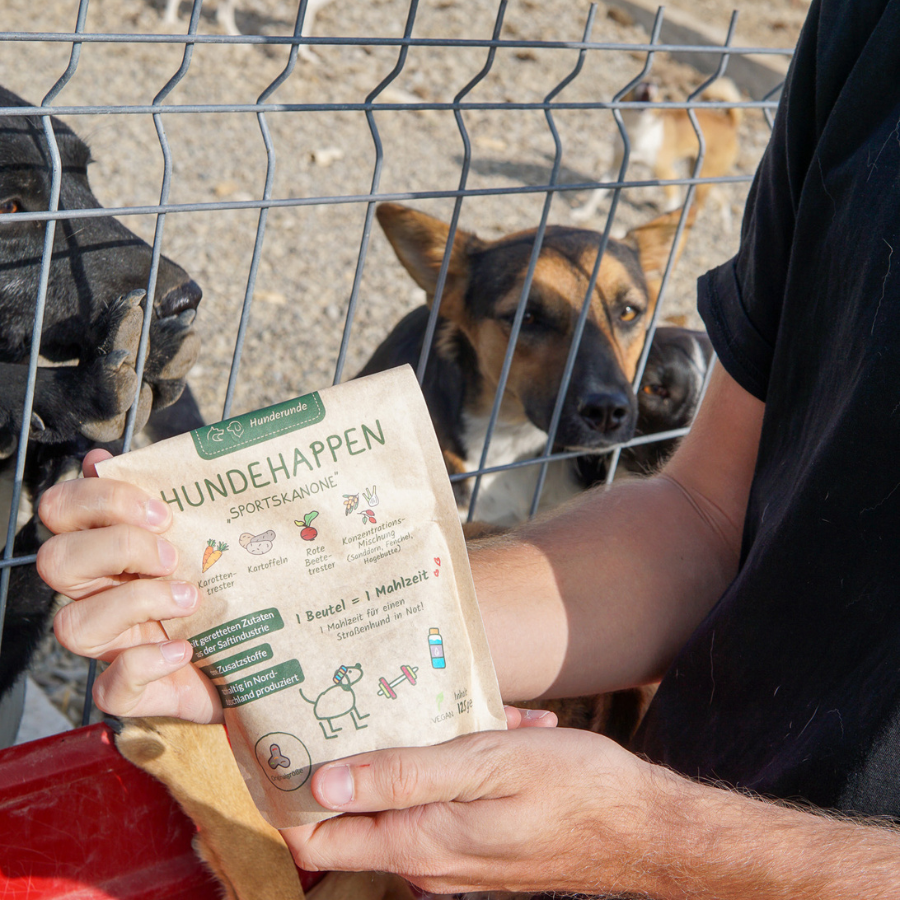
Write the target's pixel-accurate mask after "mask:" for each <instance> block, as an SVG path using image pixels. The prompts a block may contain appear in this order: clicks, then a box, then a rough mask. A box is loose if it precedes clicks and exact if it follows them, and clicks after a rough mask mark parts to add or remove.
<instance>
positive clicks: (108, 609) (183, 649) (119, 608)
mask: <svg viewBox="0 0 900 900" xmlns="http://www.w3.org/2000/svg"><path fill="white" fill-rule="evenodd" d="M110 455H111V454H109V453H107V452H106V451H105V450H92V451H91V452H90V453H88V455H87V456H86V457H85V459H84V464H83V471H84V475H85V478H84V479H78V480H74V481H67V482H64V483H62V484H58V485H54V486H53V487H51V488H49V489H48V490H47V491H46V492H45V493H44V494H43V496H42V498H41V502H40V508H39V514H40V517H41V521H43V523H44V524H45V525H46V526H47V528H49V529H50V531H52V532H54V535H55V536H54V537H52V538H50V540H48V541H47V542H46V543H45V544H44V545H43V546H42V547H41V549H40V551H39V552H38V558H37V570H38V573H39V574H40V576H41V578H43V579H44V581H45V582H47V584H48V585H50V587H52V588H53V590H55V591H57V592H59V593H61V594H63V595H64V596H66V597H70V598H71V599H72V600H73V601H74V602H73V603H69V604H67V605H66V606H64V607H63V608H62V609H61V610H60V611H59V612H58V613H57V614H56V618H55V619H54V622H53V628H54V631H55V632H56V637H57V639H58V640H59V642H60V643H61V644H62V645H63V646H64V647H66V648H68V649H69V650H71V651H72V652H73V653H77V654H79V655H80V656H87V657H90V658H92V659H99V660H103V661H105V662H108V663H109V664H110V665H109V667H108V668H107V669H106V670H105V671H104V672H103V673H101V675H100V676H99V677H98V678H97V680H96V681H95V682H94V691H93V696H94V702H95V703H96V704H97V706H98V707H99V708H100V709H102V710H103V711H104V712H107V713H111V714H113V715H119V716H175V717H177V718H181V719H189V720H191V721H194V722H220V721H221V720H222V706H221V703H220V701H219V698H218V696H217V694H216V691H215V689H214V688H213V686H212V684H211V683H210V682H209V680H208V679H206V678H205V677H204V676H203V675H202V674H201V673H200V672H199V671H198V670H197V669H196V668H195V667H194V666H192V665H190V661H191V653H192V648H191V645H190V644H189V643H188V642H187V641H170V640H169V639H168V636H167V635H166V633H165V630H164V629H163V627H162V625H161V624H160V621H161V620H164V619H174V618H179V617H184V616H189V615H191V614H192V613H193V612H194V611H195V610H196V608H197V604H198V602H199V598H200V595H199V591H198V589H197V587H196V586H195V585H193V584H189V583H187V582H181V581H165V580H162V579H163V578H164V577H165V576H166V575H171V574H172V572H173V571H174V570H175V567H176V564H177V562H178V554H177V551H176V550H175V548H174V547H173V546H172V545H171V544H170V543H169V542H168V541H166V540H165V539H164V538H162V537H159V535H161V534H163V533H164V532H165V531H166V529H167V528H168V527H169V525H171V523H172V514H171V512H170V511H169V508H168V504H167V503H165V502H163V501H161V500H157V499H155V498H153V497H150V496H149V495H148V494H146V493H144V491H142V490H140V489H139V488H137V487H134V486H133V485H130V484H126V483H125V482H121V481H114V480H112V479H107V478H97V477H96V475H97V472H96V469H95V468H94V467H95V465H96V463H98V462H100V461H101V460H103V459H109V457H110Z"/></svg>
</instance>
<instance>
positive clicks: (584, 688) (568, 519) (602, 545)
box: [470, 478, 737, 700]
mask: <svg viewBox="0 0 900 900" xmlns="http://www.w3.org/2000/svg"><path fill="white" fill-rule="evenodd" d="M470 558H471V561H472V570H473V574H474V577H475V585H476V590H477V592H478V597H479V602H480V605H481V610H482V616H483V618H484V621H485V627H486V629H487V633H488V639H489V641H490V644H491V653H492V655H493V658H494V661H495V665H496V668H497V675H498V678H499V679H500V688H501V692H502V694H503V696H504V698H506V699H508V700H512V699H519V700H523V699H532V698H534V697H538V696H557V697H568V696H577V695H579V694H587V693H595V692H601V691H606V690H616V689H619V688H623V687H628V686H632V685H636V684H644V683H647V682H648V681H651V680H653V679H654V678H657V677H659V676H660V675H661V674H662V670H663V669H664V667H665V665H666V664H667V662H668V660H669V659H671V657H672V655H673V654H674V653H675V652H676V651H677V650H678V648H679V647H680V646H681V645H682V644H683V643H684V641H686V640H687V638H688V637H689V636H690V633H691V631H692V630H693V629H694V628H695V627H696V624H697V623H698V622H699V621H700V619H701V618H702V617H703V615H704V614H705V613H706V611H707V610H708V609H709V607H710V606H711V605H712V603H714V602H715V600H716V598H717V597H718V596H719V595H720V594H721V592H722V591H723V590H724V588H725V587H726V586H727V584H728V582H729V580H730V579H731V578H732V577H733V575H734V570H735V568H736V565H737V557H736V553H735V552H734V550H733V548H732V547H730V546H728V545H726V543H725V542H724V541H722V540H719V539H717V538H716V536H715V534H714V533H711V531H710V529H709V527H708V525H706V523H704V522H703V521H698V518H697V515H696V512H695V510H694V509H693V508H692V507H691V504H690V502H689V500H688V499H687V498H686V497H685V495H684V493H683V491H682V489H681V488H680V487H679V486H678V485H676V484H675V483H673V482H671V481H669V480H667V479H664V478H658V479H653V480H650V481H646V482H634V483H626V484H621V485H617V486H616V487H615V488H613V489H612V490H611V491H609V492H607V493H603V494H597V495H591V496H589V497H586V498H585V500H584V501H582V502H581V503H579V504H577V505H576V506H574V507H571V508H569V509H568V510H566V512H565V514H564V515H562V516H560V517H559V518H555V519H553V520H551V521H548V522H546V523H543V524H541V523H537V524H535V525H532V526H529V527H528V528H526V529H523V530H522V531H519V532H517V533H516V534H514V535H510V536H503V537H500V538H494V539H490V540H488V541H486V542H483V543H480V544H476V545H473V546H472V548H471V551H470Z"/></svg>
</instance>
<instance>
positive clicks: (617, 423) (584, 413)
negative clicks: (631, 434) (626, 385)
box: [578, 391, 631, 434]
mask: <svg viewBox="0 0 900 900" xmlns="http://www.w3.org/2000/svg"><path fill="white" fill-rule="evenodd" d="M578 411H579V413H581V417H582V418H583V419H584V420H585V421H586V422H587V424H588V426H589V427H590V428H593V429H594V431H599V432H600V433H601V434H606V433H608V432H611V431H616V430H617V429H619V428H621V427H622V426H623V425H624V424H625V423H626V422H627V421H628V417H629V416H630V415H631V404H630V403H629V402H628V397H626V396H625V394H624V393H623V392H622V391H610V392H608V393H603V394H591V395H590V396H588V397H585V398H584V400H582V401H581V405H580V407H579V410H578Z"/></svg>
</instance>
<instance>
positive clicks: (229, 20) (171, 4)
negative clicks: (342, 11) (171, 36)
mask: <svg viewBox="0 0 900 900" xmlns="http://www.w3.org/2000/svg"><path fill="white" fill-rule="evenodd" d="M181 2H182V0H166V9H165V12H164V13H163V18H162V20H163V22H164V23H165V24H166V25H177V24H178V12H179V8H180V6H181ZM330 2H331V0H309V4H308V6H307V7H306V18H305V19H304V21H303V30H302V32H301V34H302V36H303V37H309V36H310V35H311V34H312V28H313V25H314V24H315V21H316V13H317V12H318V11H319V10H320V9H321V8H322V7H323V6H325V5H326V4H328V3H330ZM213 5H215V8H216V24H218V26H219V27H220V28H221V29H222V31H224V32H225V34H230V35H238V34H240V33H241V32H240V30H239V29H238V27H237V23H236V22H235V19H234V12H235V8H236V6H237V0H215V3H214V4H213ZM300 55H301V56H302V57H303V58H304V59H305V60H307V61H309V62H313V61H314V60H315V55H314V54H313V53H312V51H311V50H310V49H309V48H308V47H301V48H300Z"/></svg>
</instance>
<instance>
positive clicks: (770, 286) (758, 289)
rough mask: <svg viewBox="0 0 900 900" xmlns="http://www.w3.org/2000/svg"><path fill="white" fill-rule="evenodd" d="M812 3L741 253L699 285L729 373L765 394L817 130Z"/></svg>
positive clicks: (747, 216)
mask: <svg viewBox="0 0 900 900" xmlns="http://www.w3.org/2000/svg"><path fill="white" fill-rule="evenodd" d="M818 6H819V4H818V3H817V2H814V3H813V6H812V8H811V9H810V14H809V17H808V18H807V21H806V25H805V26H804V29H803V32H802V34H801V37H800V41H799V42H798V45H797V50H796V51H795V54H794V58H793V60H792V63H791V68H790V70H789V72H788V76H787V79H786V81H785V86H784V90H783V92H782V97H781V102H780V103H779V106H778V112H777V114H776V117H775V124H774V127H773V130H772V137H771V139H770V141H769V145H768V147H767V148H766V152H765V154H764V155H763V158H762V161H761V162H760V165H759V168H758V169H757V172H756V176H755V177H754V179H753V184H752V185H751V188H750V192H749V195H748V197H747V205H746V207H745V209H744V219H743V224H742V226H741V245H740V249H739V250H738V253H737V255H736V256H735V257H734V258H733V259H731V260H729V261H728V262H727V263H725V264H724V265H721V266H719V267H718V268H716V269H713V270H712V271H710V272H707V273H706V275H704V276H702V277H701V278H700V280H699V282H698V286H697V300H698V307H699V311H700V315H701V317H702V318H703V321H704V323H705V324H706V328H707V331H708V332H709V337H710V340H711V341H712V344H713V347H714V348H715V350H716V353H717V354H718V356H719V359H720V360H721V362H722V364H723V365H724V366H725V369H726V370H727V371H728V373H729V374H730V375H731V376H732V378H734V379H735V381H737V382H738V384H740V385H741V387H743V388H744V389H745V390H747V391H749V392H750V393H751V394H753V396H755V397H757V398H758V399H760V400H763V401H765V399H766V392H767V390H768V385H769V372H770V370H771V366H772V357H773V353H774V349H775V342H776V339H777V335H778V326H779V322H780V319H781V308H782V303H783V299H784V294H785V287H786V284H787V279H788V277H789V270H790V260H791V247H792V244H793V240H794V231H795V223H796V213H797V208H798V206H799V201H800V194H801V191H802V189H803V183H804V181H805V180H806V177H807V173H808V172H809V171H810V167H811V165H815V162H813V156H814V152H815V146H816V143H817V139H818V132H819V117H818V115H817V110H816V96H815V93H816V92H815V72H816V55H817V48H816V43H817V12H818Z"/></svg>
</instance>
